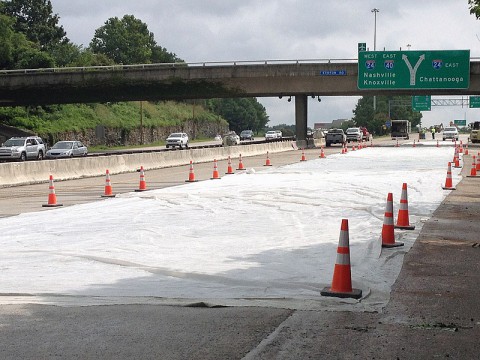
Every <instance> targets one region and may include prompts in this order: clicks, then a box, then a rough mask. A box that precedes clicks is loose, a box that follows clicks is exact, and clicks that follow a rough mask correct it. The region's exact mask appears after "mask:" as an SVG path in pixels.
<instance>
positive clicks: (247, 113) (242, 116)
mask: <svg viewBox="0 0 480 360" xmlns="http://www.w3.org/2000/svg"><path fill="white" fill-rule="evenodd" d="M207 106H208V108H209V109H210V110H211V111H213V112H214V113H216V114H217V115H220V116H221V117H223V118H224V119H225V120H227V121H228V124H229V127H230V130H234V131H236V132H240V131H242V130H247V129H248V130H253V131H254V132H258V131H259V130H263V129H264V128H265V126H266V124H267V123H268V121H269V119H268V115H267V113H266V110H265V107H264V106H263V105H262V104H260V103H259V102H258V101H257V99H255V98H238V99H211V100H208V101H207Z"/></svg>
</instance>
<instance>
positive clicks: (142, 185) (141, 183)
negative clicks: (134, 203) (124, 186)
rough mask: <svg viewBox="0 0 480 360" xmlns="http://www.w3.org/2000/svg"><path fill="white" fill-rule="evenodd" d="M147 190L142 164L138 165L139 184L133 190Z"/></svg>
mask: <svg viewBox="0 0 480 360" xmlns="http://www.w3.org/2000/svg"><path fill="white" fill-rule="evenodd" d="M145 190H147V183H146V182H145V170H143V166H140V184H139V186H138V189H135V191H137V192H138V191H145Z"/></svg>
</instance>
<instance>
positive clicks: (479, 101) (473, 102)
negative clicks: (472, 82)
mask: <svg viewBox="0 0 480 360" xmlns="http://www.w3.org/2000/svg"><path fill="white" fill-rule="evenodd" d="M468 106H469V107H471V108H480V96H470V101H469V102H468Z"/></svg>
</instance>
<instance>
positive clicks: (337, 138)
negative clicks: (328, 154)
mask: <svg viewBox="0 0 480 360" xmlns="http://www.w3.org/2000/svg"><path fill="white" fill-rule="evenodd" d="M346 142H347V136H346V135H345V133H344V132H343V129H329V130H328V132H327V133H326V135H325V145H327V146H330V145H332V144H342V145H343V144H345V143H346Z"/></svg>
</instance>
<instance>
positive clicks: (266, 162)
mask: <svg viewBox="0 0 480 360" xmlns="http://www.w3.org/2000/svg"><path fill="white" fill-rule="evenodd" d="M263 166H272V163H271V162H270V158H269V157H268V151H267V159H266V160H265V165H263Z"/></svg>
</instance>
